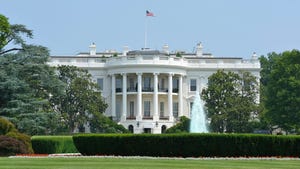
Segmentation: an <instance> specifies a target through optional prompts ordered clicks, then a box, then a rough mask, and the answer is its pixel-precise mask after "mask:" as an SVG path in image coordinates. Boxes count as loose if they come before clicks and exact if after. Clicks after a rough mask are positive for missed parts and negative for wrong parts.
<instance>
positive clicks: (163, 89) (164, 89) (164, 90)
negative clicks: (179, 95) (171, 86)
mask: <svg viewBox="0 0 300 169" xmlns="http://www.w3.org/2000/svg"><path fill="white" fill-rule="evenodd" d="M158 91H159V92H168V89H167V88H158Z"/></svg>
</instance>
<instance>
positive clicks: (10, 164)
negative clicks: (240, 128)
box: [0, 157, 300, 169]
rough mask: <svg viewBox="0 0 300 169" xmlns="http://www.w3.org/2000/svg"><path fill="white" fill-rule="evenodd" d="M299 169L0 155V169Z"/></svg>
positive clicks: (299, 163) (280, 163)
mask: <svg viewBox="0 0 300 169" xmlns="http://www.w3.org/2000/svg"><path fill="white" fill-rule="evenodd" d="M102 168H103V169H198V168H199V169H266V168H267V169H283V168H284V169H299V168H300V160H238V159H237V160H235V159H230V160H226V159H225V160H224V159H223V160H221V159H210V160H192V159H134V158H130V159H129V158H91V157H87V158H59V157H53V158H6V157H2V158H0V169H102Z"/></svg>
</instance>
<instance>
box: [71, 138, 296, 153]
mask: <svg viewBox="0 0 300 169" xmlns="http://www.w3.org/2000/svg"><path fill="white" fill-rule="evenodd" d="M73 140H74V144H75V146H76V148H77V149H78V151H79V152H80V153H81V154H83V155H126V156H166V157H241V156H243V157H247V156H251V157H262V156H263V157H265V156H293V157H299V156H300V137H299V136H272V135H254V134H162V135H150V134H138V135H134V134H84V135H76V136H73Z"/></svg>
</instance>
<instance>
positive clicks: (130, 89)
mask: <svg viewBox="0 0 300 169" xmlns="http://www.w3.org/2000/svg"><path fill="white" fill-rule="evenodd" d="M129 91H135V88H134V80H133V78H129Z"/></svg>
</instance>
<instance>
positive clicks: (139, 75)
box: [137, 73, 142, 121]
mask: <svg viewBox="0 0 300 169" xmlns="http://www.w3.org/2000/svg"><path fill="white" fill-rule="evenodd" d="M137 78H138V86H137V89H138V94H137V120H138V121H141V120H142V73H137Z"/></svg>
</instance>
